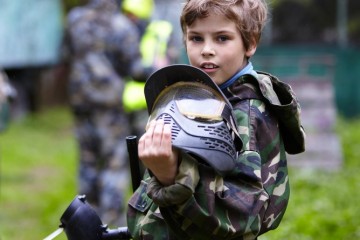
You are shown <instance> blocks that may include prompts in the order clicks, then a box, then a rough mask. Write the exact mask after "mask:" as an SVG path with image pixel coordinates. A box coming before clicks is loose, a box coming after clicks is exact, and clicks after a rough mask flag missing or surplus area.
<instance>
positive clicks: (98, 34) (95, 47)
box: [67, 0, 152, 226]
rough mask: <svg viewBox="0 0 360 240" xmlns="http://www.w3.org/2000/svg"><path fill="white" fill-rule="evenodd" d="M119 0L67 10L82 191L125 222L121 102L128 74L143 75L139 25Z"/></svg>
mask: <svg viewBox="0 0 360 240" xmlns="http://www.w3.org/2000/svg"><path fill="white" fill-rule="evenodd" d="M118 4H119V3H117V1H112V0H107V1H98V0H93V1H90V2H89V3H88V4H87V5H85V6H82V7H76V8H74V9H73V10H72V11H71V12H70V13H69V15H68V18H67V20H68V29H67V34H68V40H69V46H70V50H69V51H70V53H71V73H70V80H69V96H70V103H71V107H72V110H73V113H74V117H75V123H76V128H75V131H76V137H77V140H78V144H79V155H80V156H79V158H80V163H79V190H78V191H79V192H78V193H79V194H86V196H87V200H88V201H89V203H91V204H92V205H93V206H94V207H95V209H97V210H98V213H99V216H100V217H101V219H102V220H103V222H104V223H106V224H109V225H115V226H121V225H124V224H125V214H124V212H123V211H124V206H125V202H124V199H125V198H124V195H126V193H127V191H128V185H129V173H128V154H127V149H126V141H125V138H126V136H128V135H129V122H128V118H127V116H126V114H125V113H124V110H123V106H122V93H123V90H124V81H125V80H124V79H125V77H127V76H131V77H132V78H133V79H136V80H140V81H144V80H145V79H146V76H147V75H148V74H149V73H150V72H151V71H152V69H145V68H144V67H143V66H142V64H141V57H140V53H139V34H138V32H137V29H136V27H135V26H134V25H133V24H132V22H130V21H129V20H128V18H126V17H125V16H124V15H122V14H121V13H120V10H119V5H118Z"/></svg>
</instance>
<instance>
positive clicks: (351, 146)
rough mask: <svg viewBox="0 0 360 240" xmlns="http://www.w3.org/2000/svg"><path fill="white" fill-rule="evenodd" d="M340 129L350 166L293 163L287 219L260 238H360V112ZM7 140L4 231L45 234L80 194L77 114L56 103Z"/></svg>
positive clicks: (1, 202)
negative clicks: (337, 167) (326, 167)
mask: <svg viewBox="0 0 360 240" xmlns="http://www.w3.org/2000/svg"><path fill="white" fill-rule="evenodd" d="M337 131H338V133H339V136H340V137H341V139H342V145H343V156H344V164H343V168H342V169H340V170H339V171H337V172H326V171H316V170H312V171H309V170H307V171H305V170H303V171H302V170H299V169H290V179H291V189H292V193H291V201H290V203H289V207H288V210H287V212H286V214H285V216H284V220H283V222H282V223H281V225H280V226H279V228H278V229H276V230H274V231H271V232H269V233H268V234H265V235H264V236H262V237H260V238H259V239H260V240H282V239H291V240H313V239H316V240H319V239H320V240H322V239H323V240H328V239H341V240H351V239H360V218H359V217H358V215H359V213H360V209H359V208H358V203H359V200H360V192H359V191H358V189H360V175H359V174H358V171H359V170H360V165H359V163H358V159H360V150H359V148H358V143H359V138H360V120H352V121H349V120H344V119H339V122H338V129H337ZM0 147H1V149H0V154H1V161H0V164H1V168H0V176H1V182H0V184H1V185H0V206H1V212H0V239H1V240H9V239H30V240H31V239H34V240H35V239H43V238H44V237H46V236H47V235H49V234H50V233H51V232H53V231H54V230H56V228H57V227H58V225H59V219H60V217H61V214H62V213H63V212H64V210H65V209H66V207H67V206H68V205H69V204H70V202H71V200H72V199H73V198H74V196H75V174H76V173H75V172H76V146H75V141H74V139H73V134H72V119H71V115H70V113H69V112H68V111H67V110H66V109H54V110H51V111H46V112H44V113H42V114H36V115H33V116H29V117H27V118H26V119H24V120H22V121H19V122H13V123H12V124H11V125H10V128H9V129H8V130H7V131H6V132H3V133H2V134H1V135H0ZM60 239H66V237H65V234H61V235H60V236H59V237H58V238H56V240H60Z"/></svg>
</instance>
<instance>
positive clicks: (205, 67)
mask: <svg viewBox="0 0 360 240" xmlns="http://www.w3.org/2000/svg"><path fill="white" fill-rule="evenodd" d="M200 67H201V68H202V69H203V70H205V71H206V70H214V69H216V68H219V66H217V65H215V64H212V63H204V64H201V66H200Z"/></svg>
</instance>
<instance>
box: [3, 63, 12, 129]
mask: <svg viewBox="0 0 360 240" xmlns="http://www.w3.org/2000/svg"><path fill="white" fill-rule="evenodd" d="M15 97H16V90H15V88H14V87H13V86H12V85H11V84H10V81H9V78H8V76H7V74H6V73H5V71H3V70H2V69H1V68H0V132H2V131H4V130H5V129H6V127H7V126H8V124H9V120H10V106H9V103H10V102H11V101H12V100H13V99H15Z"/></svg>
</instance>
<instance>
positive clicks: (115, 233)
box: [60, 195, 132, 240]
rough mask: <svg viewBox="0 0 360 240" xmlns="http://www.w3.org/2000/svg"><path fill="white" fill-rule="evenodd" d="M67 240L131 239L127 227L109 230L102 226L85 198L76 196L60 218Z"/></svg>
mask: <svg viewBox="0 0 360 240" xmlns="http://www.w3.org/2000/svg"><path fill="white" fill-rule="evenodd" d="M60 222H61V225H60V227H62V228H63V229H64V231H65V233H66V236H67V238H68V239H69V240H100V239H108V240H122V239H131V238H132V237H131V235H130V233H129V231H128V228H127V227H120V228H117V229H109V228H108V227H107V226H106V225H103V223H102V221H101V219H100V217H99V216H98V215H97V213H96V212H95V210H94V209H93V208H92V207H91V206H90V205H89V204H88V203H87V202H86V197H85V196H84V195H83V196H77V197H76V198H75V199H74V200H73V201H72V202H71V204H70V205H69V207H68V208H67V209H66V210H65V212H64V213H63V215H62V216H61V218H60Z"/></svg>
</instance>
